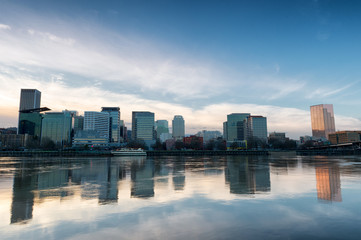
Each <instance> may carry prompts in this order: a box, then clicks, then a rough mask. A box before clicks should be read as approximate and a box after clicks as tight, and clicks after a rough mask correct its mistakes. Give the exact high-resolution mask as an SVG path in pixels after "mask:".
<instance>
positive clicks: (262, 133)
mask: <svg viewBox="0 0 361 240" xmlns="http://www.w3.org/2000/svg"><path fill="white" fill-rule="evenodd" d="M246 122H247V139H249V138H250V137H255V138H258V139H261V140H263V141H265V142H267V140H268V139H267V118H266V117H262V116H248V117H247V120H246Z"/></svg>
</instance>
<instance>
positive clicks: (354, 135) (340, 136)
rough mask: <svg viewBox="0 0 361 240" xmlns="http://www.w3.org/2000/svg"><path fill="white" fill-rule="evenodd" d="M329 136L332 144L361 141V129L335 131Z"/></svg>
mask: <svg viewBox="0 0 361 240" xmlns="http://www.w3.org/2000/svg"><path fill="white" fill-rule="evenodd" d="M328 137H329V138H328V139H329V140H330V142H331V144H343V143H353V142H360V141H361V131H338V132H335V133H330V134H329V135H328Z"/></svg>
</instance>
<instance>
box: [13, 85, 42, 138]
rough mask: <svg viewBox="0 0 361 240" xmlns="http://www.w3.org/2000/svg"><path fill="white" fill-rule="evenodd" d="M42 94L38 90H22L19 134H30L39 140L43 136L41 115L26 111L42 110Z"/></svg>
mask: <svg viewBox="0 0 361 240" xmlns="http://www.w3.org/2000/svg"><path fill="white" fill-rule="evenodd" d="M40 100H41V92H40V91H39V90H37V89H21V92H20V104H19V112H20V113H19V121H18V134H29V135H32V136H36V137H37V138H38V139H39V138H40V135H41V116H42V115H41V114H40V113H39V111H38V112H34V111H27V112H22V111H24V110H34V109H40Z"/></svg>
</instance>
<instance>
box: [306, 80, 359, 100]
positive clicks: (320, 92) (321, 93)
mask: <svg viewBox="0 0 361 240" xmlns="http://www.w3.org/2000/svg"><path fill="white" fill-rule="evenodd" d="M354 84H355V82H354V83H350V84H347V85H345V86H343V87H338V88H334V89H331V88H330V87H323V88H317V89H316V90H314V91H312V92H311V93H310V94H308V95H307V96H306V97H307V98H309V99H311V98H325V97H329V96H332V95H335V94H337V93H340V92H343V91H345V90H346V89H348V88H350V87H352V86H353V85H354Z"/></svg>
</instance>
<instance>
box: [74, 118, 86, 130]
mask: <svg viewBox="0 0 361 240" xmlns="http://www.w3.org/2000/svg"><path fill="white" fill-rule="evenodd" d="M73 128H74V133H77V132H78V131H82V130H83V129H84V116H74V126H73Z"/></svg>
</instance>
